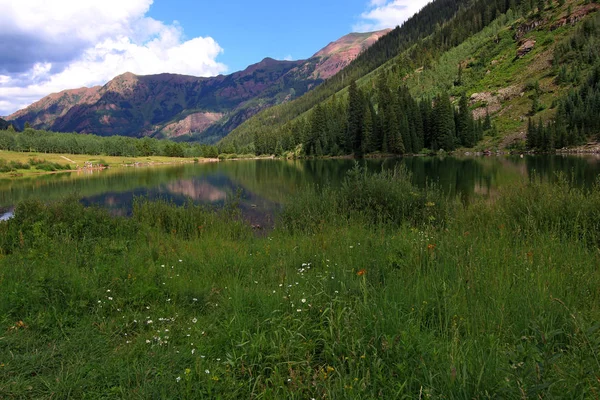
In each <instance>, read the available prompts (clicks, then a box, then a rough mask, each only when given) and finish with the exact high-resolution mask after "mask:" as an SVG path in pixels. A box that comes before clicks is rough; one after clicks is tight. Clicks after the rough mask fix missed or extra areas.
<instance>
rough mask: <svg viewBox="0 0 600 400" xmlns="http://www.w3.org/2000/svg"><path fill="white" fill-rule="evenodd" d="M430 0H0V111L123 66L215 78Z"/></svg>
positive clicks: (373, 25) (380, 22) (386, 22)
mask: <svg viewBox="0 0 600 400" xmlns="http://www.w3.org/2000/svg"><path fill="white" fill-rule="evenodd" d="M429 1H430V0H303V1H299V2H287V1H281V0H278V1H276V0H258V1H248V0H221V1H216V2H214V1H211V2H208V1H198V0H196V1H194V0H20V1H15V0H0V10H2V13H0V116H8V115H9V114H11V113H13V112H14V111H16V110H19V109H21V108H24V107H26V106H28V105H29V104H31V103H33V102H35V101H37V100H39V99H41V98H42V97H44V96H46V95H48V94H50V93H56V92H59V91H62V90H65V89H74V88H79V87H84V86H85V87H91V86H95V85H103V84H105V83H106V82H108V81H109V80H111V79H112V78H114V77H115V76H117V75H119V74H122V73H124V72H133V73H135V74H138V75H148V74H156V73H162V72H170V73H178V74H187V75H194V76H215V75H218V74H228V73H232V72H235V71H239V70H242V69H244V68H246V67H247V66H248V65H251V64H254V63H257V62H259V61H260V60H262V59H263V58H265V57H272V58H275V59H279V60H283V59H290V60H298V59H306V58H309V57H310V56H312V55H313V54H315V53H316V52H317V51H319V50H320V49H321V48H323V47H325V46H326V45H327V44H328V43H329V42H332V41H334V40H337V39H339V38H340V37H342V36H344V35H346V34H348V33H350V32H370V31H375V30H380V29H385V28H393V27H395V26H397V25H401V24H402V22H404V21H405V20H406V19H408V18H409V17H410V16H412V15H413V14H415V13H416V12H418V11H419V10H420V9H421V8H422V7H423V6H424V5H425V4H427V3H428V2H429Z"/></svg>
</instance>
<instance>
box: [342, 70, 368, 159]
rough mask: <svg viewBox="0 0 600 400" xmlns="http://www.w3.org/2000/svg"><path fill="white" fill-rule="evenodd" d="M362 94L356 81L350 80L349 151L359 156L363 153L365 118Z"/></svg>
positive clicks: (347, 137)
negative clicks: (363, 122) (363, 125)
mask: <svg viewBox="0 0 600 400" xmlns="http://www.w3.org/2000/svg"><path fill="white" fill-rule="evenodd" d="M363 110H364V107H363V102H362V96H361V93H360V92H359V90H358V89H357V87H356V81H352V82H350V87H349V89H348V129H347V134H346V140H347V143H346V144H347V146H348V148H347V151H348V153H350V152H354V153H355V154H356V155H357V156H361V155H362V152H361V151H362V139H363V138H362V118H363Z"/></svg>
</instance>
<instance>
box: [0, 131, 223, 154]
mask: <svg viewBox="0 0 600 400" xmlns="http://www.w3.org/2000/svg"><path fill="white" fill-rule="evenodd" d="M0 150H10V151H20V152H37V153H68V154H90V155H106V156H125V157H148V156H166V157H207V158H208V157H217V156H218V155H219V149H218V148H217V147H215V146H208V145H201V144H197V143H196V144H192V143H176V142H173V141H170V140H159V139H153V138H147V137H146V138H142V139H138V138H130V137H125V136H109V137H104V136H96V135H90V134H80V133H57V132H49V131H44V130H36V129H32V128H29V127H27V128H25V129H24V130H23V132H17V131H15V130H14V128H12V126H9V127H8V129H6V130H0Z"/></svg>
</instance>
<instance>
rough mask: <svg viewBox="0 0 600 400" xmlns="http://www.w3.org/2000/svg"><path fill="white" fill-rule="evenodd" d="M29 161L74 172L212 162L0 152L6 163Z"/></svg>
mask: <svg viewBox="0 0 600 400" xmlns="http://www.w3.org/2000/svg"><path fill="white" fill-rule="evenodd" d="M31 159H39V160H45V161H47V162H49V163H57V164H60V165H62V166H69V168H66V169H67V170H75V169H77V168H78V167H79V168H82V167H83V166H84V164H85V163H86V162H91V163H93V164H94V165H97V164H99V163H101V164H103V165H106V166H108V167H109V168H118V167H123V166H130V165H135V164H141V165H146V164H148V165H150V164H181V163H190V162H195V161H196V160H198V162H208V161H214V160H212V159H202V158H200V159H194V158H180V157H162V156H150V157H113V156H97V155H96V156H94V155H86V154H50V153H48V154H46V153H26V152H15V151H4V150H0V160H3V161H5V162H6V163H11V162H16V163H21V164H28V163H29V161H30V160H31ZM49 172H56V171H47V170H42V169H39V168H36V167H35V166H32V167H31V168H27V169H23V168H19V169H17V170H15V171H11V172H2V173H0V177H2V176H28V175H35V174H41V173H49Z"/></svg>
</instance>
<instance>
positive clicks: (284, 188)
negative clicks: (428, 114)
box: [0, 156, 600, 225]
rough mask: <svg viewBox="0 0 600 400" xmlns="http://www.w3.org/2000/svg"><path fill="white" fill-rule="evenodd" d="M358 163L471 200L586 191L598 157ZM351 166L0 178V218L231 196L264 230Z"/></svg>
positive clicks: (330, 163)
mask: <svg viewBox="0 0 600 400" xmlns="http://www.w3.org/2000/svg"><path fill="white" fill-rule="evenodd" d="M361 163H363V164H364V165H365V166H366V167H367V168H368V169H369V170H370V171H380V170H385V169H391V168H394V167H395V166H396V165H398V164H402V165H404V166H406V168H407V169H408V170H409V171H411V172H412V174H413V181H414V183H415V184H417V185H420V186H423V185H428V184H436V185H438V186H439V187H440V188H441V189H442V190H443V191H444V192H446V193H448V194H450V195H456V196H460V197H461V198H462V199H463V201H465V202H469V201H471V199H472V198H474V197H481V196H484V197H493V196H495V195H496V194H497V193H498V189H499V188H501V187H502V186H506V185H510V184H515V183H517V182H523V181H526V180H527V179H532V178H533V177H535V179H540V180H545V181H551V182H552V181H555V180H556V179H557V178H556V177H557V174H561V173H562V174H564V175H566V176H567V177H569V179H571V180H572V181H573V182H575V183H576V184H577V185H580V186H591V185H592V184H594V182H595V181H596V179H597V177H598V175H599V173H600V158H599V157H598V156H525V157H524V158H521V157H519V156H514V157H513V156H509V157H495V156H493V157H479V158H455V157H445V158H437V157H435V158H430V157H408V158H404V159H387V160H364V161H361ZM353 166H354V161H353V160H302V161H301V160H258V161H235V162H222V163H210V164H194V165H192V164H188V165H181V166H168V167H150V168H132V169H115V170H107V171H101V172H96V173H93V174H77V173H71V174H68V173H67V174H57V175H44V176H40V177H37V178H28V179H20V180H3V181H0V219H1V218H8V217H10V215H11V214H10V213H11V207H13V206H14V205H15V204H16V203H18V202H19V201H22V200H25V199H30V198H37V199H42V200H44V201H52V200H57V199H59V198H62V197H64V196H66V195H69V194H75V195H77V196H79V197H81V198H82V199H83V200H82V201H83V202H84V204H96V205H100V206H103V207H106V208H108V209H110V210H111V212H113V213H114V214H117V215H127V214H129V213H130V212H131V208H132V204H133V201H134V199H135V198H136V197H148V198H150V199H158V198H161V199H166V200H169V201H172V202H173V203H175V204H183V203H184V202H185V201H187V200H188V199H191V200H193V201H194V202H196V203H201V204H209V205H213V206H217V207H219V206H222V205H223V204H225V202H227V201H228V200H231V199H232V198H234V197H239V201H240V207H241V209H242V212H243V213H244V215H245V216H246V217H247V218H248V219H249V220H250V221H251V222H252V223H254V224H258V225H269V224H271V223H272V215H273V214H274V213H276V211H277V210H279V209H280V208H281V207H282V205H283V204H285V202H286V201H287V199H290V198H293V197H294V196H295V195H297V194H298V193H300V192H301V191H302V190H305V188H306V187H307V186H308V185H324V184H332V185H339V184H341V182H342V181H343V179H344V177H345V175H346V172H347V171H348V170H349V169H351V168H352V167H353Z"/></svg>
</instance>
